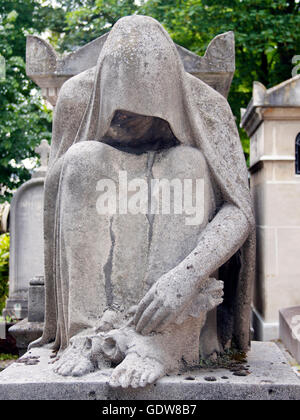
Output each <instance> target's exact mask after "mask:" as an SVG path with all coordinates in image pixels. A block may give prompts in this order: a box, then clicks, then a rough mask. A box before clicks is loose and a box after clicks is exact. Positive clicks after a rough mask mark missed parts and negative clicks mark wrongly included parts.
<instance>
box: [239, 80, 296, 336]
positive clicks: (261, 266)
mask: <svg viewBox="0 0 300 420" xmlns="http://www.w3.org/2000/svg"><path fill="white" fill-rule="evenodd" d="M299 121H300V76H295V77H294V78H292V79H290V80H287V81H285V82H283V83H281V84H280V85H278V86H275V87H273V88H271V89H266V88H265V87H264V86H263V85H262V84H261V83H258V82H255V83H254V87H253V98H252V100H251V102H250V103H249V105H248V108H247V110H244V112H243V117H242V123H241V124H242V127H243V128H244V129H245V130H246V131H247V133H248V135H249V137H250V173H251V190H252V195H253V200H254V208H255V217H256V225H257V227H256V229H257V274H256V282H255V293H254V311H253V326H254V329H255V331H256V332H255V334H256V338H257V339H259V340H262V341H268V340H273V339H278V338H279V310H281V309H284V308H289V307H295V306H299V305H300V293H299V276H300V265H299V243H300V213H299V206H300V176H299V175H300V153H299V152H300V150H299V148H300V135H299V134H300V122H299Z"/></svg>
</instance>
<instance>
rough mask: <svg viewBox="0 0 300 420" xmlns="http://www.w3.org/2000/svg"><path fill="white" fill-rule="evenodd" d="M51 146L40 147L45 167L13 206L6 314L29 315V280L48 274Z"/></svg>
mask: <svg viewBox="0 0 300 420" xmlns="http://www.w3.org/2000/svg"><path fill="white" fill-rule="evenodd" d="M49 150H50V146H49V145H48V142H47V141H46V140H43V141H42V143H41V145H40V146H39V147H38V148H37V153H40V154H41V157H42V159H41V163H42V166H41V167H39V168H38V169H37V170H35V171H34V173H33V175H32V179H30V180H29V181H27V182H25V183H24V184H23V185H22V186H21V187H20V188H19V189H18V190H17V191H16V193H15V194H14V197H13V200H12V203H11V209H10V237H11V245H10V264H9V267H10V268H9V270H10V271H9V298H8V299H7V302H6V308H5V309H4V311H3V315H4V316H7V315H8V316H11V317H14V318H17V319H23V318H26V316H27V313H28V287H29V281H30V280H31V279H32V278H33V277H35V276H43V275H44V238H43V196H44V179H45V175H46V164H47V156H49Z"/></svg>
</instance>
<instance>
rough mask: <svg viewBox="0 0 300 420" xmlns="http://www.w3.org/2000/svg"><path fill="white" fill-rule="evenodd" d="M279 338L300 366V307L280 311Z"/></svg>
mask: <svg viewBox="0 0 300 420" xmlns="http://www.w3.org/2000/svg"><path fill="white" fill-rule="evenodd" d="M279 336H280V339H281V340H282V342H283V343H284V344H285V346H286V347H287V349H288V350H289V351H290V353H291V354H292V355H293V356H294V357H295V359H296V360H297V362H298V363H299V364H300V306H295V307H293V308H285V309H281V310H280V311H279Z"/></svg>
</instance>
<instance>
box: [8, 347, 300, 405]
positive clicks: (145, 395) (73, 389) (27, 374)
mask: <svg viewBox="0 0 300 420" xmlns="http://www.w3.org/2000/svg"><path fill="white" fill-rule="evenodd" d="M27 354H28V353H27ZM50 354H51V351H50V350H49V349H46V348H43V349H33V350H32V351H31V354H30V356H40V363H38V364H37V365H33V366H32V365H29V366H27V365H24V364H19V363H14V364H13V365H11V366H10V367H8V368H7V369H6V370H5V371H3V372H2V373H0V400H6V399H7V400H9V399H18V400H241V399H242V400H300V379H299V378H298V377H297V376H296V375H295V373H294V372H293V370H292V369H291V367H290V366H289V365H288V363H287V361H286V359H285V357H284V356H283V354H282V353H281V351H280V349H279V348H278V347H277V346H276V344H274V343H262V342H253V343H252V350H251V352H249V354H248V365H249V366H250V368H249V370H250V372H251V374H250V375H249V376H245V377H238V376H233V373H232V372H230V371H229V370H226V369H214V370H211V369H200V370H193V371H191V372H186V373H185V374H182V375H181V376H169V377H165V378H163V379H161V380H159V381H158V382H157V383H156V384H154V385H150V386H148V387H146V388H143V389H138V390H136V389H132V388H130V389H127V390H123V389H112V388H110V387H109V386H108V384H107V380H108V377H109V375H110V371H111V370H110V369H109V370H107V371H103V372H101V373H100V372H95V373H92V374H90V375H87V376H85V377H83V378H65V377H60V376H58V375H56V374H54V373H53V372H52V370H51V365H49V361H50V360H51V359H50ZM212 376H213V377H214V378H215V379H216V381H214V382H209V381H207V380H206V379H205V378H207V377H212ZM191 377H192V378H194V380H191ZM223 377H227V378H228V379H222V378H223ZM187 378H189V379H187Z"/></svg>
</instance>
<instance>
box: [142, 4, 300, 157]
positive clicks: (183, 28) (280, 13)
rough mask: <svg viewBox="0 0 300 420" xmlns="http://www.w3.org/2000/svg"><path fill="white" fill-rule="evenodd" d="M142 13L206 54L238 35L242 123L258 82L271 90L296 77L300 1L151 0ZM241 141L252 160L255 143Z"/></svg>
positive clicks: (233, 94) (236, 83) (233, 100)
mask: <svg viewBox="0 0 300 420" xmlns="http://www.w3.org/2000/svg"><path fill="white" fill-rule="evenodd" d="M141 12H144V13H145V14H148V15H151V16H153V17H155V18H156V19H158V20H159V21H160V22H161V23H162V24H164V26H165V27H166V29H167V30H168V31H169V33H170V34H171V36H172V38H173V40H174V41H175V42H177V43H178V44H180V45H182V46H184V47H186V48H188V49H190V50H191V51H194V52H196V53H198V54H203V53H204V52H205V49H206V48H207V45H208V43H209V42H210V40H211V39H212V38H213V37H214V36H216V35H218V34H220V33H223V32H226V31H230V30H232V31H234V33H235V39H236V73H235V77H234V80H233V83H232V88H231V91H230V95H229V103H230V105H231V107H232V109H233V112H234V114H235V116H236V118H237V122H239V121H240V108H241V107H246V106H247V104H248V103H249V101H250V99H251V94H252V86H253V81H254V80H258V81H260V82H261V83H263V84H264V85H265V86H267V87H271V86H274V85H275V84H278V83H280V82H282V81H284V80H286V79H289V78H290V77H291V72H292V68H293V66H294V65H293V64H292V58H293V57H294V56H295V55H297V53H298V54H299V45H300V2H299V0H276V1H275V0H264V1H261V0H148V1H147V2H144V4H143V6H142V8H141ZM241 138H242V141H243V146H244V150H245V154H246V156H248V154H249V140H248V139H247V137H246V134H245V132H241Z"/></svg>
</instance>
